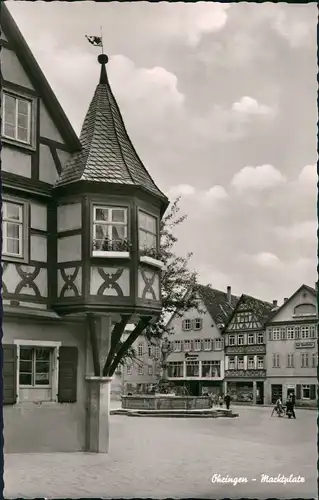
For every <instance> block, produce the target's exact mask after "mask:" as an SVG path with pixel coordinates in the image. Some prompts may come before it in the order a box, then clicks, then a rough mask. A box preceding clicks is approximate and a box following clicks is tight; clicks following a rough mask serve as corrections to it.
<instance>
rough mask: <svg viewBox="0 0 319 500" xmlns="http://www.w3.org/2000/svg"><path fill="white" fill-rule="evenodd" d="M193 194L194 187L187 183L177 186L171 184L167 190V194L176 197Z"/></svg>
mask: <svg viewBox="0 0 319 500" xmlns="http://www.w3.org/2000/svg"><path fill="white" fill-rule="evenodd" d="M194 194H195V188H194V187H193V186H190V185H189V184H179V185H178V186H173V187H171V188H170V190H169V196H170V197H172V198H177V197H178V196H182V197H187V196H192V195H194Z"/></svg>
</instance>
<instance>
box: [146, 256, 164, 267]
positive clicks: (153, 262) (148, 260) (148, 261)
mask: <svg viewBox="0 0 319 500" xmlns="http://www.w3.org/2000/svg"><path fill="white" fill-rule="evenodd" d="M140 262H143V263H144V264H149V265H150V266H154V267H158V268H159V269H163V268H164V265H165V264H164V262H162V261H161V260H157V259H154V258H153V257H149V256H148V255H141V257H140Z"/></svg>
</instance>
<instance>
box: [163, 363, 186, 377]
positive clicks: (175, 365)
mask: <svg viewBox="0 0 319 500" xmlns="http://www.w3.org/2000/svg"><path fill="white" fill-rule="evenodd" d="M174 367H176V368H181V370H180V369H179V370H178V371H179V372H180V375H179V376H178V377H177V376H175V375H168V377H169V378H183V373H184V363H183V361H170V362H169V363H167V370H168V373H169V370H170V369H171V368H172V369H173V368H174Z"/></svg>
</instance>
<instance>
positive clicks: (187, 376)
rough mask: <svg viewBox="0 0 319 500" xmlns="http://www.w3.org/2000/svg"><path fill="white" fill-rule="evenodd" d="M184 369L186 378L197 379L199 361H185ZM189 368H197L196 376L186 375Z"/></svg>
mask: <svg viewBox="0 0 319 500" xmlns="http://www.w3.org/2000/svg"><path fill="white" fill-rule="evenodd" d="M185 364H186V367H185V371H186V378H198V377H199V375H200V371H199V370H200V365H199V361H195V360H192V361H187V360H186V363H185ZM189 366H194V367H197V375H187V367H189Z"/></svg>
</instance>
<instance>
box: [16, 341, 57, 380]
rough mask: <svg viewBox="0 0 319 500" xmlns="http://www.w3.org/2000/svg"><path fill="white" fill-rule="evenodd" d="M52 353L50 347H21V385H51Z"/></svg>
mask: <svg viewBox="0 0 319 500" xmlns="http://www.w3.org/2000/svg"><path fill="white" fill-rule="evenodd" d="M52 354H53V349H52V348H50V347H34V348H33V347H24V346H23V347H20V362H19V385H20V386H23V387H26V386H28V387H37V386H45V387H50V386H51V382H52V381H51V364H52Z"/></svg>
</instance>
